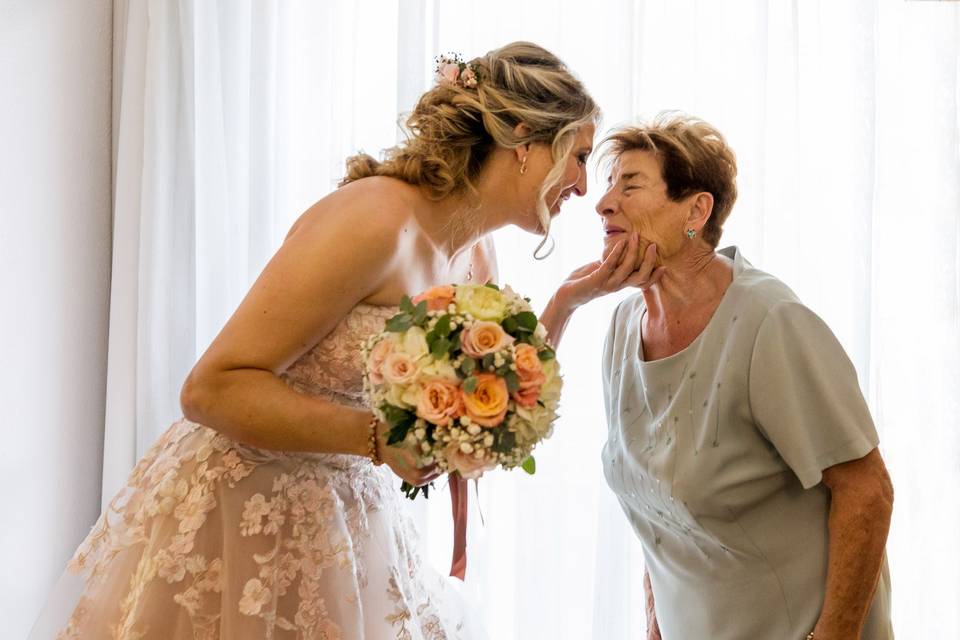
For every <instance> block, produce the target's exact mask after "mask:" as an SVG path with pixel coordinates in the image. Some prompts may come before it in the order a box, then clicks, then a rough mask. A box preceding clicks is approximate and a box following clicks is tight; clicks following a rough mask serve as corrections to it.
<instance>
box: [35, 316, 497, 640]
mask: <svg viewBox="0 0 960 640" xmlns="http://www.w3.org/2000/svg"><path fill="white" fill-rule="evenodd" d="M395 311H396V310H395V308H392V307H374V306H369V305H361V306H358V307H356V308H355V309H353V311H351V312H350V313H349V314H348V315H347V316H346V317H345V318H344V319H343V320H342V321H341V322H340V324H339V325H338V326H337V327H336V329H334V330H333V331H332V332H331V333H330V335H328V336H327V337H326V338H325V339H324V340H323V341H322V342H321V343H319V344H318V345H316V346H315V347H314V348H313V349H312V350H311V351H309V352H308V353H306V354H304V355H303V356H302V357H301V358H300V359H299V360H298V361H297V362H296V363H294V364H293V365H292V366H291V367H290V368H289V369H288V370H287V371H286V372H284V373H283V374H282V376H281V377H282V378H283V379H284V381H285V382H286V383H287V384H288V385H289V386H290V387H292V388H293V389H295V390H296V391H298V392H300V393H305V394H309V395H313V396H317V397H321V398H325V399H328V400H332V401H335V402H339V403H342V404H348V405H351V406H356V407H359V406H363V389H362V383H361V361H360V350H359V345H360V342H361V341H362V340H363V339H364V338H366V337H367V336H368V335H370V334H371V333H373V332H375V331H380V330H382V328H383V323H384V321H385V320H386V318H388V317H389V316H390V315H392V314H393V313H395ZM393 483H394V478H393V476H392V475H391V474H390V473H389V471H388V470H387V469H386V468H385V467H381V468H376V467H374V466H373V465H372V464H370V462H369V461H367V460H366V459H363V458H358V457H355V456H344V455H326V454H284V453H279V452H274V451H267V450H263V449H257V448H253V447H248V446H245V445H242V444H240V443H238V442H235V441H233V440H230V439H229V438H226V437H224V436H222V435H220V434H218V433H217V432H215V431H213V430H211V429H208V428H206V427H204V426H202V425H199V424H195V423H193V422H189V421H186V420H181V421H178V422H176V423H175V424H174V425H172V426H171V427H170V429H168V430H167V432H166V433H165V434H164V435H163V436H162V437H161V438H160V439H159V440H158V441H157V442H156V443H155V444H154V445H153V447H152V448H151V449H150V451H149V452H148V453H147V455H146V456H145V457H144V458H143V459H141V460H140V461H139V463H138V464H137V466H136V468H135V469H134V470H133V472H132V474H131V475H130V477H129V479H128V481H127V484H126V486H125V487H124V488H123V490H121V491H120V492H119V493H118V494H117V496H116V497H115V498H114V499H113V500H112V501H111V503H110V505H109V507H108V508H107V510H106V511H105V512H104V514H103V515H102V516H101V517H100V519H99V520H98V522H97V523H96V525H95V526H94V528H93V530H92V531H91V533H90V534H89V536H87V538H86V540H84V541H83V543H82V544H81V545H80V548H79V549H78V550H77V552H76V554H75V555H74V557H73V559H72V560H71V561H70V564H69V566H68V574H69V576H72V577H71V578H70V579H73V580H82V587H81V588H80V589H79V590H80V591H82V595H81V596H80V597H79V599H76V598H75V599H74V600H73V602H71V609H72V614H71V615H70V616H69V621H68V622H67V624H66V626H64V627H63V628H62V630H61V631H60V633H59V635H58V636H57V638H60V639H64V640H67V639H75V638H83V639H90V638H96V639H101V638H104V639H106V638H111V639H116V640H153V639H157V640H160V639H162V640H171V639H188V638H189V639H191V640H193V639H204V640H206V639H214V638H217V639H226V638H229V639H231V640H234V639H236V640H244V639H248V638H249V639H253V638H257V639H262V638H270V639H273V638H276V639H277V640H280V639H287V638H289V639H291V640H293V639H296V640H299V639H317V640H356V639H366V640H381V639H382V640H387V639H390V640H393V639H404V640H407V639H409V640H445V639H452V638H475V637H479V636H482V633H480V632H479V631H477V632H470V631H467V627H466V626H465V624H464V622H463V619H462V615H463V613H464V611H463V607H462V604H461V602H460V600H459V598H458V596H457V595H456V594H455V593H453V592H452V591H451V589H450V587H449V584H448V583H447V581H446V579H444V578H442V577H440V576H439V575H437V574H436V573H434V572H433V571H432V570H430V569H429V568H427V567H424V566H423V565H422V564H421V562H420V560H419V558H418V557H417V555H416V549H417V545H418V543H417V541H416V536H415V532H414V530H413V527H412V523H411V522H410V520H409V518H408V516H407V515H406V513H405V511H404V508H403V506H404V505H402V504H401V502H400V498H399V497H398V496H399V495H400V494H399V491H398V490H397V488H396V487H394V486H393ZM34 637H37V638H39V637H40V636H36V635H35V636H34Z"/></svg>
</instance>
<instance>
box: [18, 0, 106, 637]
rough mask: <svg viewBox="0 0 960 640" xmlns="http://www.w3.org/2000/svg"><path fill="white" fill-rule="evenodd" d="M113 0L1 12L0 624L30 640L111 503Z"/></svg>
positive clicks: (53, 1)
mask: <svg viewBox="0 0 960 640" xmlns="http://www.w3.org/2000/svg"><path fill="white" fill-rule="evenodd" d="M111 16H112V3H111V0H85V1H84V2H74V1H72V0H0V429H2V433H3V438H2V440H0V511H2V516H0V517H2V521H3V525H2V526H0V620H2V621H3V622H2V632H0V635H2V636H3V637H4V638H23V637H25V636H26V635H27V632H28V631H29V628H30V626H31V625H32V623H33V620H34V617H35V616H36V615H37V613H38V611H39V609H40V607H41V606H42V605H43V602H44V599H45V598H46V595H47V592H48V590H49V589H50V588H51V586H52V584H53V582H54V581H55V580H56V577H57V576H58V575H59V574H60V572H61V571H62V569H63V566H64V564H65V563H66V561H67V559H68V558H69V556H70V554H71V553H72V551H73V549H74V548H75V547H76V545H77V544H78V543H79V541H80V540H81V539H82V538H83V536H84V535H85V533H86V531H87V530H88V529H89V527H90V526H91V525H92V524H93V522H94V520H95V519H96V517H97V515H98V512H99V505H100V466H101V459H102V446H103V413H104V385H105V378H106V341H107V311H108V302H109V297H108V293H109V283H110V227H111V213H110V210H111V207H110V193H111V186H110V185H111V168H110V155H111V154H110V149H111V142H110V112H111V111H110V95H111V88H110V86H111V82H110V79H111V32H112V29H111Z"/></svg>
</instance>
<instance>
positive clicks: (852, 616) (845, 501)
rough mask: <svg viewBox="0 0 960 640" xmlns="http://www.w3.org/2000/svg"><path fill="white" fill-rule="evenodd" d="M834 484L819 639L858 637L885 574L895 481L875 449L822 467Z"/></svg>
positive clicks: (817, 630) (828, 483)
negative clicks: (825, 583)
mask: <svg viewBox="0 0 960 640" xmlns="http://www.w3.org/2000/svg"><path fill="white" fill-rule="evenodd" d="M823 483H824V484H825V485H826V486H827V487H828V488H829V489H830V493H831V503H830V519H829V528H830V543H829V564H828V567H827V589H826V597H825V599H824V603H823V609H822V611H821V612H820V619H819V620H818V622H817V626H816V628H815V629H814V633H813V635H814V638H815V639H816V640H834V639H836V640H840V639H843V640H847V639H849V638H859V637H860V633H861V630H862V628H863V625H864V622H865V620H866V617H867V613H868V612H869V610H870V604H871V603H872V601H873V595H874V591H875V590H876V588H877V583H878V581H879V579H880V571H881V568H882V565H883V554H884V547H885V545H886V541H887V532H888V531H889V529H890V516H891V513H892V511H893V485H892V484H891V483H890V477H889V475H887V469H886V467H885V466H884V464H883V459H882V458H881V457H880V452H879V451H878V450H876V449H874V450H873V451H871V452H870V453H868V454H867V455H866V456H864V457H863V458H860V459H859V460H853V461H851V462H844V463H842V464H838V465H834V466H832V467H829V468H827V469H825V470H824V471H823Z"/></svg>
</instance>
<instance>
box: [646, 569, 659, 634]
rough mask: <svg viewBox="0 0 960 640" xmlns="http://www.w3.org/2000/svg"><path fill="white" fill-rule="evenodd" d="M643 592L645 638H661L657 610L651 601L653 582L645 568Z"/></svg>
mask: <svg viewBox="0 0 960 640" xmlns="http://www.w3.org/2000/svg"><path fill="white" fill-rule="evenodd" d="M643 592H644V593H645V594H646V596H647V598H646V600H647V640H661V637H660V625H659V624H658V623H657V610H656V608H655V607H654V601H653V584H652V583H651V582H650V572H649V571H647V570H646V569H644V570H643Z"/></svg>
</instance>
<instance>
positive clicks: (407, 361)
mask: <svg viewBox="0 0 960 640" xmlns="http://www.w3.org/2000/svg"><path fill="white" fill-rule="evenodd" d="M381 373H382V375H383V379H384V380H386V381H387V382H389V383H390V384H399V385H405V384H410V383H411V382H413V379H414V378H415V377H416V375H417V367H416V365H415V364H414V362H413V358H411V357H410V356H408V355H407V354H405V353H400V352H398V351H394V352H393V353H391V354H390V355H388V356H387V357H386V359H385V360H384V361H383V367H382V368H381Z"/></svg>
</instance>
